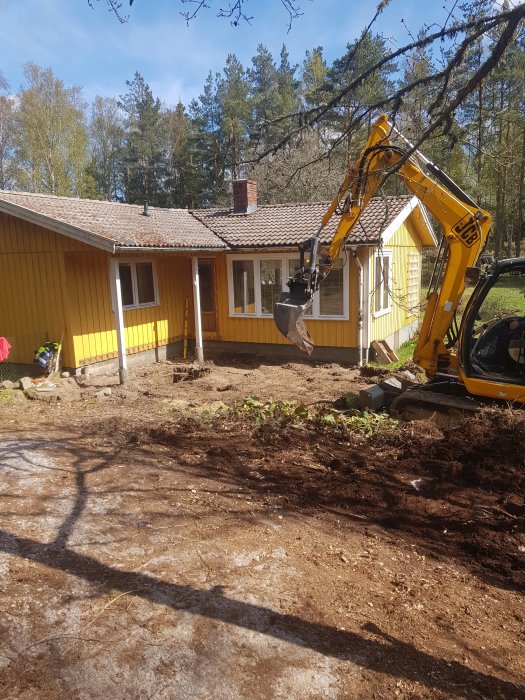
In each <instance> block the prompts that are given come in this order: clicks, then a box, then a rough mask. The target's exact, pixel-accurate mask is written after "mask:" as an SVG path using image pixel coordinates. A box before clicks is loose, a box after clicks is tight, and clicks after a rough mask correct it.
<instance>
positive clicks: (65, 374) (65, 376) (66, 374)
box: [60, 372, 71, 379]
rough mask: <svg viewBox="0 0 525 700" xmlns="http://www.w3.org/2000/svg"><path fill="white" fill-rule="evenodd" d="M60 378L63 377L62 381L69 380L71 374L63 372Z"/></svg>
mask: <svg viewBox="0 0 525 700" xmlns="http://www.w3.org/2000/svg"><path fill="white" fill-rule="evenodd" d="M60 376H61V377H62V379H68V378H69V377H70V376H71V375H70V374H69V372H62V374H61V375H60Z"/></svg>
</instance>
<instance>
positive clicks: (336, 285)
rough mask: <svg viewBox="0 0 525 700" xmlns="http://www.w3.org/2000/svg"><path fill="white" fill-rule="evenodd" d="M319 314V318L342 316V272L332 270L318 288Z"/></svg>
mask: <svg viewBox="0 0 525 700" xmlns="http://www.w3.org/2000/svg"><path fill="white" fill-rule="evenodd" d="M319 295H320V296H319V313H320V315H321V316H342V315H343V313H344V306H343V270H342V269H340V270H334V269H332V270H331V271H330V273H329V274H328V277H327V278H326V279H324V280H323V281H322V282H321V285H320V287H319Z"/></svg>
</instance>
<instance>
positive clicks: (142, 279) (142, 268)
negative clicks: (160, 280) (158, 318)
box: [136, 262, 155, 304]
mask: <svg viewBox="0 0 525 700" xmlns="http://www.w3.org/2000/svg"><path fill="white" fill-rule="evenodd" d="M136 270H137V291H138V295H139V301H138V303H139V304H152V303H153V302H154V301H155V286H154V284H153V264H152V263H150V262H138V263H137V266H136Z"/></svg>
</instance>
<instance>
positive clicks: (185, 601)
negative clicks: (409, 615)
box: [0, 530, 525, 699]
mask: <svg viewBox="0 0 525 700" xmlns="http://www.w3.org/2000/svg"><path fill="white" fill-rule="evenodd" d="M0 551H3V552H5V553H7V554H10V555H14V556H17V557H21V558H23V559H25V560H27V561H31V562H34V563H36V564H40V565H42V566H45V567H48V568H52V569H55V570H60V571H63V572H65V573H67V574H70V575H72V576H75V577H77V578H82V579H83V580H85V581H87V582H89V583H91V584H95V585H97V586H104V587H108V588H111V589H114V590H118V591H122V592H126V593H128V594H129V593H130V592H131V593H132V595H134V596H137V597H140V598H143V599H145V600H147V601H149V602H151V603H153V604H155V605H164V606H167V607H169V608H172V609H174V610H184V611H185V612H186V613H187V614H191V615H198V616H201V617H205V618H208V619H213V620H219V621H221V622H226V623H228V624H231V625H236V626H237V627H241V628H244V629H247V630H251V631H254V632H258V633H260V634H264V635H268V636H271V637H274V638H276V639H279V640H282V641H284V642H287V643H288V644H294V645H297V646H300V647H306V648H309V649H312V650H313V651H316V652H318V653H320V654H324V655H326V656H331V657H334V658H337V659H340V660H343V661H349V662H351V663H353V664H355V665H357V666H360V667H361V668H366V669H368V670H371V671H375V672H377V673H384V674H387V675H389V676H392V677H395V678H402V679H405V680H409V681H414V682H417V683H421V684H422V685H424V686H426V687H428V688H432V689H435V690H439V691H441V692H443V693H445V694H450V695H454V696H457V695H458V692H459V693H465V697H472V696H473V695H474V694H478V693H479V695H480V696H483V697H487V696H490V697H501V698H516V699H517V698H525V687H524V686H521V687H520V686H517V685H515V684H514V683H510V682H508V681H504V680H502V679H499V678H496V677H495V676H491V675H489V674H485V673H481V672H479V671H474V670H472V669H469V668H467V667H466V666H464V665H462V664H460V663H458V662H456V661H446V660H444V659H440V658H437V657H435V656H432V655H431V654H426V653H424V652H422V651H419V650H417V649H416V648H415V647H414V646H413V645H411V644H406V643H404V642H401V641H400V640H398V639H396V638H394V637H391V636H389V635H388V634H387V633H385V632H383V631H382V630H381V629H379V628H378V627H377V626H375V625H371V624H367V625H365V626H364V627H363V632H364V633H366V634H367V635H369V636H365V635H364V634H363V635H359V634H357V633H355V632H348V631H342V630H338V629H335V628H333V627H330V626H328V625H323V624H321V623H318V622H310V621H308V620H304V619H302V618H300V617H297V616H296V615H290V614H282V613H278V612H275V611H274V610H271V609H269V608H265V607H263V606H259V605H253V604H251V603H246V602H242V601H238V600H234V599H231V598H228V597H226V596H225V595H224V593H223V591H222V588H221V587H220V586H216V587H214V588H212V589H209V590H204V589H199V588H195V587H193V586H189V585H179V584H176V583H173V582H168V581H163V580H161V579H157V578H155V577H153V576H151V575H149V574H144V573H140V572H129V571H121V570H116V569H114V568H112V567H111V566H108V565H106V564H104V563H102V562H100V561H98V560H97V559H94V558H92V557H88V556H84V555H80V554H77V553H76V552H73V551H72V550H71V549H68V548H63V549H58V548H57V547H56V545H55V544H53V543H52V544H42V543H40V542H36V541H35V540H32V539H29V538H25V537H17V536H15V535H13V534H10V533H8V532H6V531H4V530H0ZM370 637H371V638H370ZM452 679H453V680H452ZM461 688H464V689H467V690H464V691H463V690H460V689H461Z"/></svg>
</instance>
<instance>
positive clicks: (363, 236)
mask: <svg viewBox="0 0 525 700" xmlns="http://www.w3.org/2000/svg"><path fill="white" fill-rule="evenodd" d="M256 197H257V195H256V185H255V183H253V182H251V181H249V180H240V181H236V182H235V183H234V203H233V207H232V208H231V209H218V208H216V209H207V210H198V211H187V210H180V209H158V208H152V207H149V208H148V207H147V205H145V206H144V207H142V206H137V205H128V204H120V203H114V202H101V201H95V200H81V199H76V198H67V197H54V196H51V195H41V194H28V193H23V192H11V191H9V192H8V191H0V279H1V280H2V292H1V302H0V336H3V337H6V338H7V339H8V340H9V341H10V343H11V345H12V349H11V357H10V359H11V360H12V361H14V362H16V363H21V364H31V363H32V361H33V357H34V351H35V348H37V347H38V346H39V345H40V344H42V343H43V342H45V341H57V342H60V341H62V348H63V366H64V367H67V368H69V369H72V370H79V369H81V368H83V367H86V366H89V367H92V366H95V365H97V366H100V367H102V366H108V365H109V366H111V367H115V369H116V368H118V369H119V370H120V373H121V377H122V379H124V378H125V376H126V373H127V367H128V364H129V363H130V362H148V361H156V360H160V359H164V358H171V357H181V355H182V344H183V340H184V337H185V335H187V336H189V338H190V339H192V340H193V341H194V344H195V353H196V356H197V357H198V358H202V357H203V356H204V355H206V356H209V355H211V354H213V353H216V352H236V353H238V352H246V351H252V352H256V353H258V354H266V355H268V354H269V355H271V356H272V357H284V356H288V357H302V354H301V353H300V351H299V350H297V348H295V346H292V345H290V344H289V343H288V341H287V340H286V339H285V338H283V337H282V336H281V335H280V334H279V333H278V331H277V329H276V327H275V325H274V323H273V317H272V314H273V304H274V302H275V300H276V299H277V298H278V297H279V295H280V294H281V292H282V291H283V290H284V289H285V288H286V287H285V285H286V281H287V279H288V277H289V276H290V275H291V274H293V272H294V270H295V269H296V268H297V265H298V252H297V244H298V243H300V242H302V241H304V240H306V239H307V238H308V237H309V236H311V235H312V233H313V231H315V229H316V228H317V226H318V223H319V221H320V219H321V216H322V214H323V212H324V210H325V208H326V206H327V203H318V204H315V203H314V204H295V205H294V204H292V205H272V206H270V205H268V206H257V199H256ZM335 225H336V221H334V222H333V225H332V226H331V227H330V226H329V227H327V229H326V230H325V234H324V235H325V240H326V242H328V241H329V239H330V236H331V234H332V233H333V231H334V230H335ZM435 244H436V241H435V237H434V234H433V232H432V228H431V226H430V224H429V221H428V218H427V216H426V214H425V211H424V209H423V208H422V207H421V206H420V205H419V204H418V202H417V200H416V199H415V198H413V197H409V196H404V197H390V198H388V199H387V200H384V199H379V198H378V199H374V200H372V202H371V203H370V205H369V207H368V208H367V210H366V212H365V215H364V216H363V217H362V220H361V222H360V224H359V225H358V227H357V229H356V230H355V231H354V233H353V234H352V236H351V237H350V239H349V241H348V244H347V246H346V249H345V254H344V257H343V258H342V259H341V261H340V263H339V264H338V266H337V269H334V270H333V271H332V273H331V274H330V276H329V277H328V278H327V279H326V281H325V283H324V284H323V287H322V288H321V289H320V292H319V293H318V295H317V298H316V299H315V301H314V304H313V309H312V311H311V312H310V314H309V316H308V318H307V326H308V328H309V330H310V333H311V335H312V337H313V339H314V341H315V343H316V345H317V348H316V350H315V351H314V354H313V355H312V360H314V361H315V360H324V359H326V360H339V361H347V362H355V363H357V362H360V361H366V360H367V358H368V349H369V347H370V344H371V342H372V341H373V340H375V339H387V340H388V341H389V342H390V344H391V345H392V346H393V347H394V348H396V347H397V346H398V345H399V344H401V343H402V342H404V341H405V340H407V339H408V338H409V337H410V336H411V334H413V333H414V332H415V330H416V327H417V319H418V307H419V300H420V277H421V253H422V250H423V248H424V247H428V246H435Z"/></svg>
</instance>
